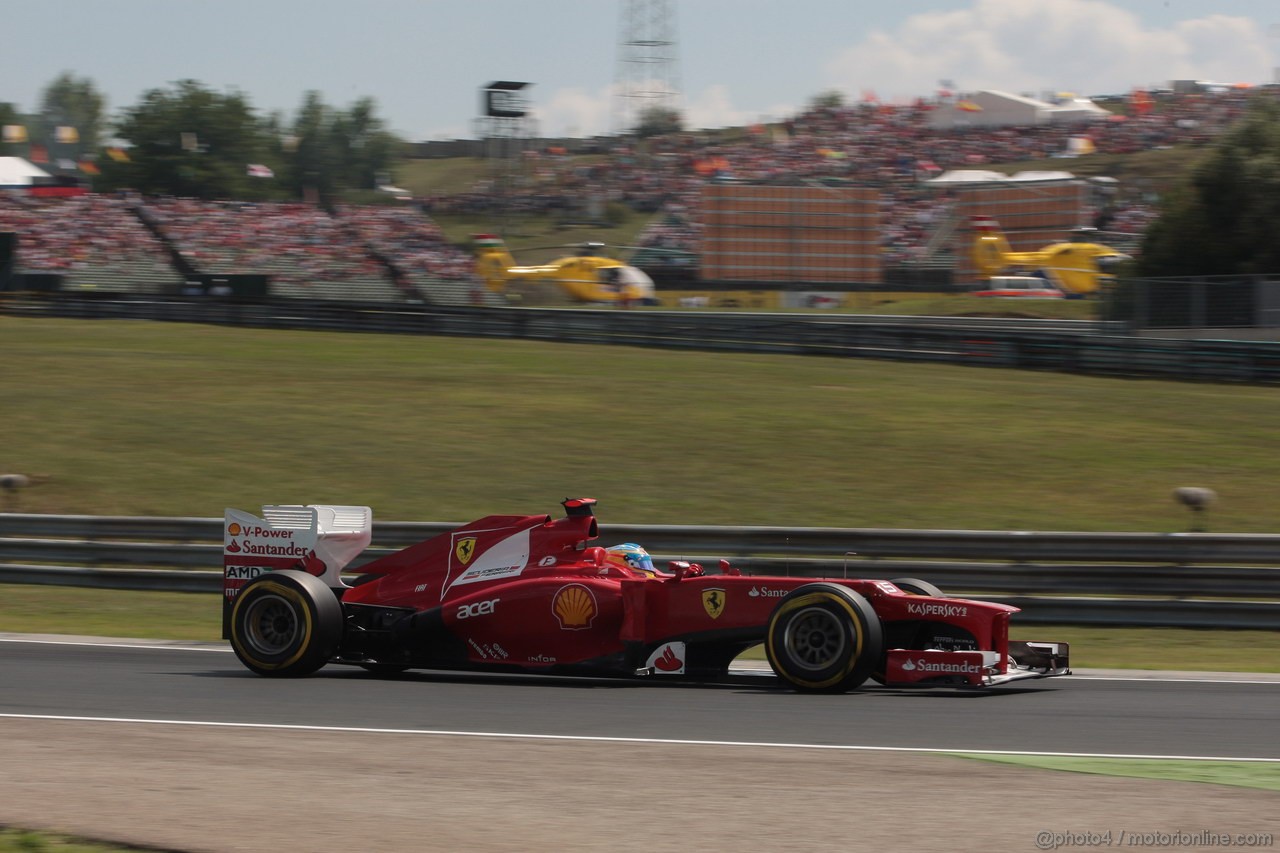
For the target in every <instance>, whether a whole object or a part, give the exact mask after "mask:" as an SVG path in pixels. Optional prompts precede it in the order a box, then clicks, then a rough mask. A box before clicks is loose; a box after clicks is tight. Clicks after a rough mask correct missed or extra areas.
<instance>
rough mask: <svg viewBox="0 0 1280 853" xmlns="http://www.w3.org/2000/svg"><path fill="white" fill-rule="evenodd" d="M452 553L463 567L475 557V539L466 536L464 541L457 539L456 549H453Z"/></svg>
mask: <svg viewBox="0 0 1280 853" xmlns="http://www.w3.org/2000/svg"><path fill="white" fill-rule="evenodd" d="M453 553H454V556H456V557H457V558H458V562H459V563H462V565H464V566H465V565H466V564H467V563H470V562H471V558H472V557H474V556H475V555H476V537H474V536H468V537H466V538H465V539H459V540H458V545H457V547H455V548H454V549H453Z"/></svg>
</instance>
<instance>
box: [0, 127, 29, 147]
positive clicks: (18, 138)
mask: <svg viewBox="0 0 1280 853" xmlns="http://www.w3.org/2000/svg"><path fill="white" fill-rule="evenodd" d="M4 141H5V142H10V143H15V144H16V143H22V142H26V141H27V129H26V128H25V127H23V126H22V125H20V124H6V125H5V126H4Z"/></svg>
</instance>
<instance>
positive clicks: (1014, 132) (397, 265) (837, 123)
mask: <svg viewBox="0 0 1280 853" xmlns="http://www.w3.org/2000/svg"><path fill="white" fill-rule="evenodd" d="M1255 96H1261V97H1265V96H1266V94H1265V93H1264V94H1262V95H1254V94H1250V93H1247V92H1240V91H1226V92H1221V93H1199V94H1189V95H1176V94H1175V95H1170V96H1167V97H1165V96H1162V97H1161V98H1160V99H1158V100H1157V103H1156V105H1155V107H1154V108H1144V109H1141V110H1139V109H1136V108H1126V107H1125V106H1124V105H1121V107H1120V109H1121V110H1122V112H1117V113H1115V114H1114V115H1102V114H1097V116H1096V120H1094V121H1091V122H1088V123H1086V124H1084V125H1070V126H1066V125H1060V124H1054V123H1047V124H1038V125H1034V126H1026V127H967V126H962V127H950V128H938V127H934V126H932V125H931V122H930V118H931V115H932V114H933V112H934V111H936V110H937V109H939V108H941V107H942V106H945V105H942V104H934V103H925V102H917V103H914V104H910V105H894V106H890V105H884V104H879V103H859V104H853V105H847V106H831V105H823V106H816V105H815V106H814V107H812V108H811V109H809V110H806V111H804V112H802V113H800V114H798V115H795V116H793V117H791V118H788V119H786V120H785V121H782V122H779V123H777V124H774V125H771V126H756V127H751V128H744V129H741V130H740V131H738V132H736V133H733V134H728V133H716V134H713V133H710V132H706V133H682V134H672V135H670V136H666V137H658V138H654V139H650V140H645V141H643V143H641V144H638V145H633V144H631V142H630V141H628V142H627V144H625V145H624V144H614V145H613V146H612V150H610V151H608V152H607V153H605V154H603V155H597V156H592V157H590V158H575V157H572V156H568V155H566V154H565V153H564V150H565V148H564V146H561V145H548V146H547V147H546V150H545V151H541V152H531V153H536V156H535V157H533V158H531V164H530V169H529V179H528V181H527V183H525V184H522V185H521V186H518V187H514V188H512V192H511V193H510V195H509V196H507V197H504V198H503V200H502V204H503V205H508V206H509V207H510V208H511V209H510V210H508V209H505V208H504V209H502V210H499V209H498V208H497V206H496V204H497V203H496V201H495V198H494V196H493V193H492V191H491V190H492V188H491V187H486V186H485V185H484V184H483V182H482V183H478V184H476V185H475V186H473V187H471V188H470V189H469V190H467V191H464V192H461V193H454V194H451V195H449V196H435V197H426V196H424V197H421V198H419V199H418V200H417V201H416V202H415V203H414V204H413V205H411V206H400V207H387V206H374V205H340V206H338V207H336V208H335V209H333V210H326V209H324V208H322V207H319V206H316V205H314V204H302V203H296V202H295V203H282V202H246V201H219V202H213V201H199V200H194V199H176V198H146V199H143V198H140V197H138V196H136V195H133V194H121V195H106V194H93V193H86V194H83V195H78V196H75V197H72V198H42V197H39V196H38V195H37V194H34V193H31V192H25V191H23V190H21V189H12V190H4V191H0V231H11V232H15V233H17V234H18V246H17V252H16V265H15V269H14V272H16V273H17V275H18V276H20V277H21V276H22V275H24V274H31V273H37V274H38V273H43V274H47V275H50V276H60V277H61V284H62V287H63V288H64V289H84V290H104V291H121V292H141V293H159V292H172V293H178V292H182V291H183V289H184V283H185V282H187V281H188V280H190V279H192V278H193V277H201V278H208V277H209V276H218V275H255V274H256V275H263V276H267V277H269V281H270V290H269V293H270V295H271V296H273V297H282V298H294V299H322V300H354V301H376V302H399V301H404V300H406V299H409V300H416V301H426V302H430V303H433V304H441V305H475V304H495V303H494V300H495V297H494V296H493V295H492V294H491V293H489V292H488V291H487V290H486V289H485V288H483V287H482V286H481V284H480V282H479V280H478V279H477V277H476V276H475V273H474V269H473V261H472V258H471V257H470V256H469V255H468V254H467V252H465V251H464V250H463V249H461V248H459V244H460V242H461V240H462V239H463V235H460V234H455V235H452V237H453V239H452V240H451V239H449V236H450V235H447V234H446V233H445V232H444V231H442V229H441V227H440V225H439V224H437V221H436V220H434V219H433V218H432V217H433V215H434V216H437V217H452V218H457V219H458V220H459V221H470V222H472V223H473V222H474V221H475V220H476V219H477V218H479V219H484V218H486V217H490V216H502V215H507V214H508V213H511V212H515V213H517V214H530V215H540V216H546V217H547V218H548V219H550V220H551V221H554V222H567V221H575V222H576V221H579V220H580V219H581V217H582V216H583V215H584V214H585V213H590V211H589V210H588V208H591V207H592V206H593V205H594V207H598V208H602V209H603V207H604V206H611V205H620V206H625V207H627V208H630V209H631V210H633V211H635V212H638V213H642V214H650V213H653V214H655V215H654V216H653V217H652V220H651V223H650V225H649V226H648V227H647V228H645V229H644V231H643V232H642V233H641V235H640V239H639V243H640V246H641V247H647V248H648V250H649V251H648V252H647V253H646V252H645V251H640V252H638V253H637V254H636V256H635V257H634V258H633V259H632V260H633V263H641V262H642V261H643V260H644V259H646V258H650V259H652V261H653V265H654V266H665V267H666V268H667V271H668V272H669V273H670V275H671V276H672V277H675V278H681V279H683V280H693V279H695V278H696V277H697V276H698V275H699V274H700V268H701V267H702V266H704V265H705V264H704V263H703V262H704V261H706V260H707V258H708V257H709V256H708V255H707V252H708V246H709V242H708V241H709V240H711V239H712V238H713V237H714V238H715V240H716V241H719V242H718V243H715V245H714V246H712V248H714V249H716V250H717V251H719V253H720V254H719V255H717V256H716V258H718V259H719V261H718V262H719V264H720V265H719V266H716V264H710V265H709V266H708V267H707V273H708V274H709V275H711V276H714V275H715V274H716V270H721V272H720V273H719V274H720V275H723V276H729V277H733V278H737V277H739V276H748V275H755V274H754V273H750V272H749V271H747V270H744V269H740V267H741V261H742V260H743V258H744V256H746V255H749V254H751V253H757V252H758V251H759V249H760V247H759V246H757V245H755V243H758V242H759V240H761V239H763V237H762V234H763V232H761V233H751V234H748V233H747V232H746V231H744V230H743V229H745V228H746V227H747V223H738V222H732V221H729V220H728V219H726V217H725V203H723V202H720V203H719V204H720V207H719V208H717V209H716V210H714V211H711V210H709V208H708V202H707V199H712V198H714V199H724V198H728V197H729V196H731V195H733V194H734V192H737V191H733V192H730V191H728V190H725V191H720V190H717V189H716V188H717V187H743V186H753V187H773V188H782V187H791V188H796V190H798V191H799V190H803V192H805V193H809V192H810V190H817V194H816V197H826V196H829V197H831V198H835V197H837V196H846V195H847V196H848V197H850V198H853V197H854V196H855V195H856V196H857V197H858V198H860V199H863V201H862V202H860V203H861V204H863V205H864V207H865V210H864V211H863V212H862V213H860V214H859V215H860V216H863V217H864V219H865V221H866V222H868V223H876V224H875V226H874V227H875V228H876V229H877V231H876V232H874V233H872V234H871V236H870V239H867V238H865V237H862V238H859V241H858V242H859V244H860V245H859V249H858V252H859V254H858V255H857V257H856V258H855V257H853V256H852V255H850V251H851V250H849V249H847V247H840V251H839V252H838V253H837V254H839V257H838V258H837V259H836V260H835V261H833V262H832V263H834V264H835V268H836V269H839V270H842V271H844V272H847V273H848V275H850V276H852V277H854V278H859V279H866V281H864V282H863V283H867V284H876V283H886V282H894V281H903V280H905V279H904V277H902V276H897V277H895V274H896V273H900V272H902V271H907V272H911V271H916V272H920V271H928V272H935V271H936V272H944V273H946V274H947V275H948V276H953V275H954V274H955V273H956V272H959V274H960V276H961V277H964V276H965V275H966V274H967V271H966V270H965V269H964V267H965V263H966V262H965V261H964V256H965V255H966V250H965V248H964V245H963V243H964V235H963V227H962V226H961V225H959V224H958V223H961V222H962V220H963V216H962V214H964V213H966V212H971V211H970V210H969V208H973V207H975V206H978V207H988V206H990V204H991V203H993V201H994V196H993V195H992V194H991V193H986V196H987V197H986V198H978V197H977V195H976V194H975V193H972V192H969V191H962V190H960V189H958V188H946V187H939V186H934V185H932V184H931V183H930V182H929V179H930V178H933V177H936V176H937V175H938V174H940V173H942V172H945V171H947V170H952V169H959V170H971V169H983V168H990V167H991V166H992V165H993V164H1006V168H1007V167H1008V165H1009V164H1015V163H1019V164H1021V163H1026V162H1028V161H1033V160H1044V159H1047V158H1058V157H1066V156H1070V155H1071V154H1072V153H1073V152H1078V151H1079V150H1081V146H1080V145H1079V144H1078V143H1079V139H1080V138H1081V136H1082V135H1086V136H1087V139H1088V143H1089V145H1088V149H1089V150H1092V151H1094V152H1096V153H1098V154H1101V155H1114V154H1129V153H1133V152H1139V151H1149V150H1152V149H1158V148H1162V147H1170V146H1174V145H1179V146H1185V145H1202V144H1207V143H1208V142H1211V141H1212V140H1213V139H1214V138H1215V137H1216V135H1217V134H1219V133H1220V132H1221V131H1222V130H1223V129H1225V128H1226V127H1227V126H1229V125H1230V124H1231V123H1232V122H1234V121H1235V119H1237V118H1238V117H1240V116H1241V115H1242V114H1243V112H1244V110H1245V108H1246V106H1247V102H1248V99H1249V98H1250V97H1255ZM1094 168H1096V167H1094ZM1085 174H1086V175H1087V174H1089V172H1088V171H1087V170H1086V171H1085ZM1094 174H1096V172H1094ZM410 185H411V184H410ZM805 188H808V189H805ZM1154 189H1158V188H1154ZM855 190H856V191H857V192H855ZM1152 190H1153V186H1152V185H1151V183H1150V182H1149V181H1144V182H1143V183H1141V184H1139V183H1137V182H1135V183H1134V184H1133V185H1131V186H1125V185H1123V184H1121V185H1119V186H1118V187H1116V188H1114V189H1113V191H1112V192H1111V194H1110V195H1104V194H1102V193H1099V192H1090V193H1084V194H1075V195H1072V199H1071V201H1070V202H1069V204H1070V207H1071V209H1070V210H1065V209H1064V210H1062V211H1056V210H1055V211H1053V212H1052V213H1053V216H1054V217H1057V218H1055V219H1053V221H1052V222H1049V221H1048V220H1046V222H1045V223H1044V225H1043V227H1044V228H1045V229H1048V230H1049V231H1053V232H1054V234H1053V235H1052V237H1050V235H1049V234H1047V233H1037V234H1028V235H1027V239H1028V240H1032V239H1034V240H1040V241H1043V240H1047V239H1052V238H1054V237H1057V236H1058V235H1057V233H1056V232H1057V231H1058V229H1059V227H1060V225H1062V223H1068V221H1069V224H1071V225H1090V224H1091V225H1094V226H1096V227H1097V228H1098V229H1099V234H1100V236H1104V237H1106V238H1107V242H1108V243H1109V244H1112V245H1117V246H1120V247H1122V248H1123V249H1124V250H1125V251H1127V252H1128V253H1129V254H1133V251H1134V249H1135V248H1136V246H1137V245H1138V243H1139V241H1140V239H1141V236H1142V233H1143V231H1144V230H1145V228H1146V227H1147V225H1148V224H1149V223H1150V222H1151V221H1152V220H1153V218H1154V216H1155V212H1154V208H1153V207H1152V203H1151V202H1152ZM737 194H738V195H741V193H740V192H738V193H737ZM751 194H752V195H753V197H754V196H760V197H763V196H764V195H769V193H767V192H763V191H755V190H752V191H751ZM1068 195H1070V193H1068ZM793 196H795V197H798V196H797V193H795V192H791V193H788V194H787V197H788V198H791V197H793ZM873 198H874V199H878V200H877V201H875V202H872V201H871V199H873ZM587 202H590V204H587ZM1010 203H1011V204H1012V202H1010ZM733 204H737V205H738V206H741V205H740V204H739V203H738V202H734V203H733ZM752 204H755V206H756V207H759V204H758V203H756V202H752ZM873 205H874V206H873ZM1023 206H1024V207H1025V206H1026V205H1025V204H1023ZM877 208H878V210H877ZM962 208H963V209H962ZM593 209H594V208H593ZM747 213H749V214H750V215H751V216H753V217H755V219H756V220H759V221H754V220H753V223H752V224H751V225H750V227H754V228H756V229H757V230H759V229H762V228H772V229H774V230H777V229H778V228H779V227H780V226H779V223H778V222H775V221H774V220H777V219H778V218H779V216H781V215H782V214H781V213H779V212H778V211H765V210H757V209H753V210H750V211H747ZM1016 213H1017V212H1016V211H1014V210H1012V209H1011V210H1009V211H1007V212H1003V213H1001V214H1000V215H1001V217H1002V221H1003V219H1008V220H1009V222H1008V223H1007V224H1008V227H1010V228H1013V229H1016V228H1017V225H1018V222H1017V216H1016ZM1044 213H1045V215H1048V212H1044ZM598 214H599V211H598V210H597V211H596V213H594V214H592V215H598ZM711 214H714V216H711ZM1060 214H1061V215H1060ZM850 215H852V214H850ZM1037 215H1040V214H1039V213H1037ZM787 216H788V217H789V221H791V220H794V221H795V222H798V221H799V220H798V219H796V215H793V214H791V213H788V214H787ZM709 217H711V218H709ZM828 218H829V217H828ZM1059 219H1061V220H1062V223H1060V222H1059V221H1058V220H1059ZM793 224H794V223H793ZM789 227H790V226H789ZM1027 227H1028V228H1030V222H1029V221H1028V223H1027ZM1037 227H1040V226H1037ZM792 231H795V228H794V227H793V228H792ZM1109 232H1119V233H1118V234H1109ZM770 233H772V232H770ZM783 236H788V238H789V239H792V242H795V240H796V239H798V237H800V236H807V235H802V234H800V233H799V232H796V233H791V232H788V234H787V235H783ZM730 237H732V238H733V240H732V241H730V242H726V240H728V239H729V238H730ZM743 238H747V239H746V240H745V242H744V239H743ZM793 238H794V239H793ZM713 242H714V241H713ZM775 242H776V241H775ZM730 243H732V245H731V246H730ZM797 245H800V243H797ZM717 247H718V248H717ZM726 247H730V248H726ZM817 251H819V250H817V249H812V250H811V253H812V252H817ZM821 251H822V252H825V251H826V249H823V250H821ZM819 253H821V252H819ZM673 259H674V260H673ZM714 259H715V258H713V260H714ZM855 261H856V262H855ZM726 264H728V265H729V266H725V265H726ZM773 266H774V268H787V269H794V270H809V272H808V273H806V274H805V275H806V277H808V278H810V279H812V278H815V277H817V278H822V277H823V276H818V275H817V274H816V273H814V272H812V267H813V265H812V264H808V265H806V264H799V263H797V262H795V260H794V259H792V258H784V259H783V260H780V261H778V262H776V263H774V264H773ZM944 267H945V269H943V268H944ZM935 268H936V269H935ZM844 272H842V274H844ZM799 274H800V273H798V272H797V273H794V274H793V275H799ZM823 275H824V276H825V275H826V274H825V273H824V274H823ZM756 277H757V278H763V277H762V276H756ZM905 278H910V276H907V277H905ZM928 278H929V280H930V281H934V280H941V278H940V277H935V276H929V277H928ZM787 283H788V282H787V281H786V280H785V276H783V279H780V280H777V281H776V282H775V286H786V284H787ZM660 284H661V281H660Z"/></svg>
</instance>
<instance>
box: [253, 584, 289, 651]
mask: <svg viewBox="0 0 1280 853" xmlns="http://www.w3.org/2000/svg"><path fill="white" fill-rule="evenodd" d="M244 627H245V640H247V641H248V644H249V646H250V647H251V648H252V649H253V651H255V652H257V653H258V654H260V655H266V656H270V655H278V654H281V653H283V652H286V651H288V650H289V647H290V646H291V645H293V643H294V642H295V640H296V639H297V636H298V614H297V612H296V611H295V610H294V609H293V607H292V605H291V604H290V602H288V601H286V600H285V599H284V598H281V597H280V596H278V595H264V596H262V597H261V598H259V599H258V600H257V601H254V602H252V603H251V604H250V605H249V611H248V612H247V613H246V614H245V618H244Z"/></svg>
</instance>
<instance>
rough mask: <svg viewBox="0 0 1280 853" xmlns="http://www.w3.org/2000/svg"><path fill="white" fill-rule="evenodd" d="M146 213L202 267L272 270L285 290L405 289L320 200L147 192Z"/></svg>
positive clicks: (324, 294) (386, 294)
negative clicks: (315, 202) (314, 202)
mask: <svg viewBox="0 0 1280 853" xmlns="http://www.w3.org/2000/svg"><path fill="white" fill-rule="evenodd" d="M142 212H143V215H144V216H146V217H147V218H148V219H149V220H150V221H152V222H153V223H155V225H156V226H157V227H158V228H159V229H160V231H161V233H163V234H164V235H165V238H166V239H168V240H169V241H170V242H171V243H172V244H173V245H174V246H175V247H176V248H177V249H178V251H179V252H181V254H182V256H183V258H185V259H186V261H187V262H188V263H189V264H190V265H191V266H192V267H193V268H195V269H196V270H197V271H199V272H201V273H209V274H217V273H224V274H230V273H258V274H267V275H270V276H271V291H272V293H273V294H275V295H279V296H296V297H304V298H320V299H355V300H378V301H381V300H392V299H398V298H399V297H400V295H401V294H400V292H399V291H398V290H397V288H396V285H395V283H394V281H393V279H392V277H391V273H390V271H389V270H388V269H387V267H386V265H385V264H384V263H383V262H381V261H379V260H378V259H377V258H376V257H375V256H374V255H372V254H371V253H370V252H369V251H368V249H367V248H366V246H365V245H364V244H363V242H362V241H361V240H360V238H359V236H358V234H356V233H355V232H354V231H353V230H352V229H351V228H349V227H348V226H346V225H345V224H344V223H342V222H341V221H339V220H336V219H334V218H333V217H331V216H330V215H329V214H328V213H326V212H325V211H324V210H322V209H321V208H318V207H316V206H315V205H311V204H284V203H270V202H212V201H199V200H196V199H185V198H183V199H179V198H165V199H149V200H148V201H147V202H146V203H145V204H144V205H143V207H142Z"/></svg>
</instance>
